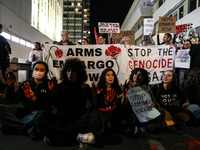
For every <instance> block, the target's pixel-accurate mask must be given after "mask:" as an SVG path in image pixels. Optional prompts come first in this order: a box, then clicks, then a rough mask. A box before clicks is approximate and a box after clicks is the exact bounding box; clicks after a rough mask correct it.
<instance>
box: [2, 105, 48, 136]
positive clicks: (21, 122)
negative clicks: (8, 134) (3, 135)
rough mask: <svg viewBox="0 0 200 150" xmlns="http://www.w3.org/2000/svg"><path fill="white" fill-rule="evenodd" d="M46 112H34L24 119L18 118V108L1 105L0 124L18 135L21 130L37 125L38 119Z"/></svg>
mask: <svg viewBox="0 0 200 150" xmlns="http://www.w3.org/2000/svg"><path fill="white" fill-rule="evenodd" d="M43 112H44V111H34V112H32V113H30V114H27V115H26V116H25V117H23V118H21V119H20V118H19V117H18V116H17V107H13V106H10V105H3V104H0V123H1V124H2V126H4V127H5V128H7V129H10V130H11V131H13V132H15V133H18V130H19V129H20V128H30V127H32V126H34V125H35V124H36V118H37V116H38V115H39V114H41V113H43Z"/></svg>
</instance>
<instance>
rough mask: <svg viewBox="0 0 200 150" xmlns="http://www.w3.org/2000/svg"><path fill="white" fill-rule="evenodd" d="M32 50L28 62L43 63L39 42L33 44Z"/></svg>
mask: <svg viewBox="0 0 200 150" xmlns="http://www.w3.org/2000/svg"><path fill="white" fill-rule="evenodd" d="M34 47H35V48H34V49H33V50H32V51H31V52H30V54H29V62H32V63H34V62H36V61H43V51H42V48H41V44H40V43H39V42H35V43H34Z"/></svg>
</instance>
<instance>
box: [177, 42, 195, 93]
mask: <svg viewBox="0 0 200 150" xmlns="http://www.w3.org/2000/svg"><path fill="white" fill-rule="evenodd" d="M191 46H192V42H191V41H190V40H186V41H185V42H184V44H183V47H184V49H190V47H191ZM189 74H190V69H186V68H180V70H179V87H180V88H181V90H183V89H184V85H183V84H184V81H185V80H186V79H187V78H188V76H189Z"/></svg>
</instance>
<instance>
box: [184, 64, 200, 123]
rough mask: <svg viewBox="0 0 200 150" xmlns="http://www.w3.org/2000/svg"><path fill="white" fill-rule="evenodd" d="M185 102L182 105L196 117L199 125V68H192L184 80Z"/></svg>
mask: <svg viewBox="0 0 200 150" xmlns="http://www.w3.org/2000/svg"><path fill="white" fill-rule="evenodd" d="M183 93H184V99H185V103H184V104H183V107H185V108H186V109H189V110H190V111H191V112H192V113H193V114H194V117H196V118H197V119H198V120H197V122H196V123H197V124H198V125H200V100H199V99H200V68H199V67H198V68H193V69H192V70H191V72H190V75H189V77H188V79H187V80H186V81H185V89H184V92H183Z"/></svg>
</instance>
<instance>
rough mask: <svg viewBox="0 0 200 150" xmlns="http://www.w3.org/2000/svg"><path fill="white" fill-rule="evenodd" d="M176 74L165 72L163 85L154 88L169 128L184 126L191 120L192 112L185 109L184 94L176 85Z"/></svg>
mask: <svg viewBox="0 0 200 150" xmlns="http://www.w3.org/2000/svg"><path fill="white" fill-rule="evenodd" d="M176 82H177V78H176V73H175V72H174V71H172V70H168V71H165V72H164V74H163V76H162V83H160V84H157V85H155V86H154V87H152V91H153V93H154V96H155V98H156V102H157V106H158V107H160V108H162V109H164V110H165V119H164V120H165V122H166V124H167V126H173V125H176V126H183V125H185V123H186V122H187V121H189V119H190V115H191V112H190V111H188V110H186V109H183V108H182V107H181V106H182V104H183V96H182V95H183V93H182V92H181V89H180V88H179V87H178V86H177V84H176Z"/></svg>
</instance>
